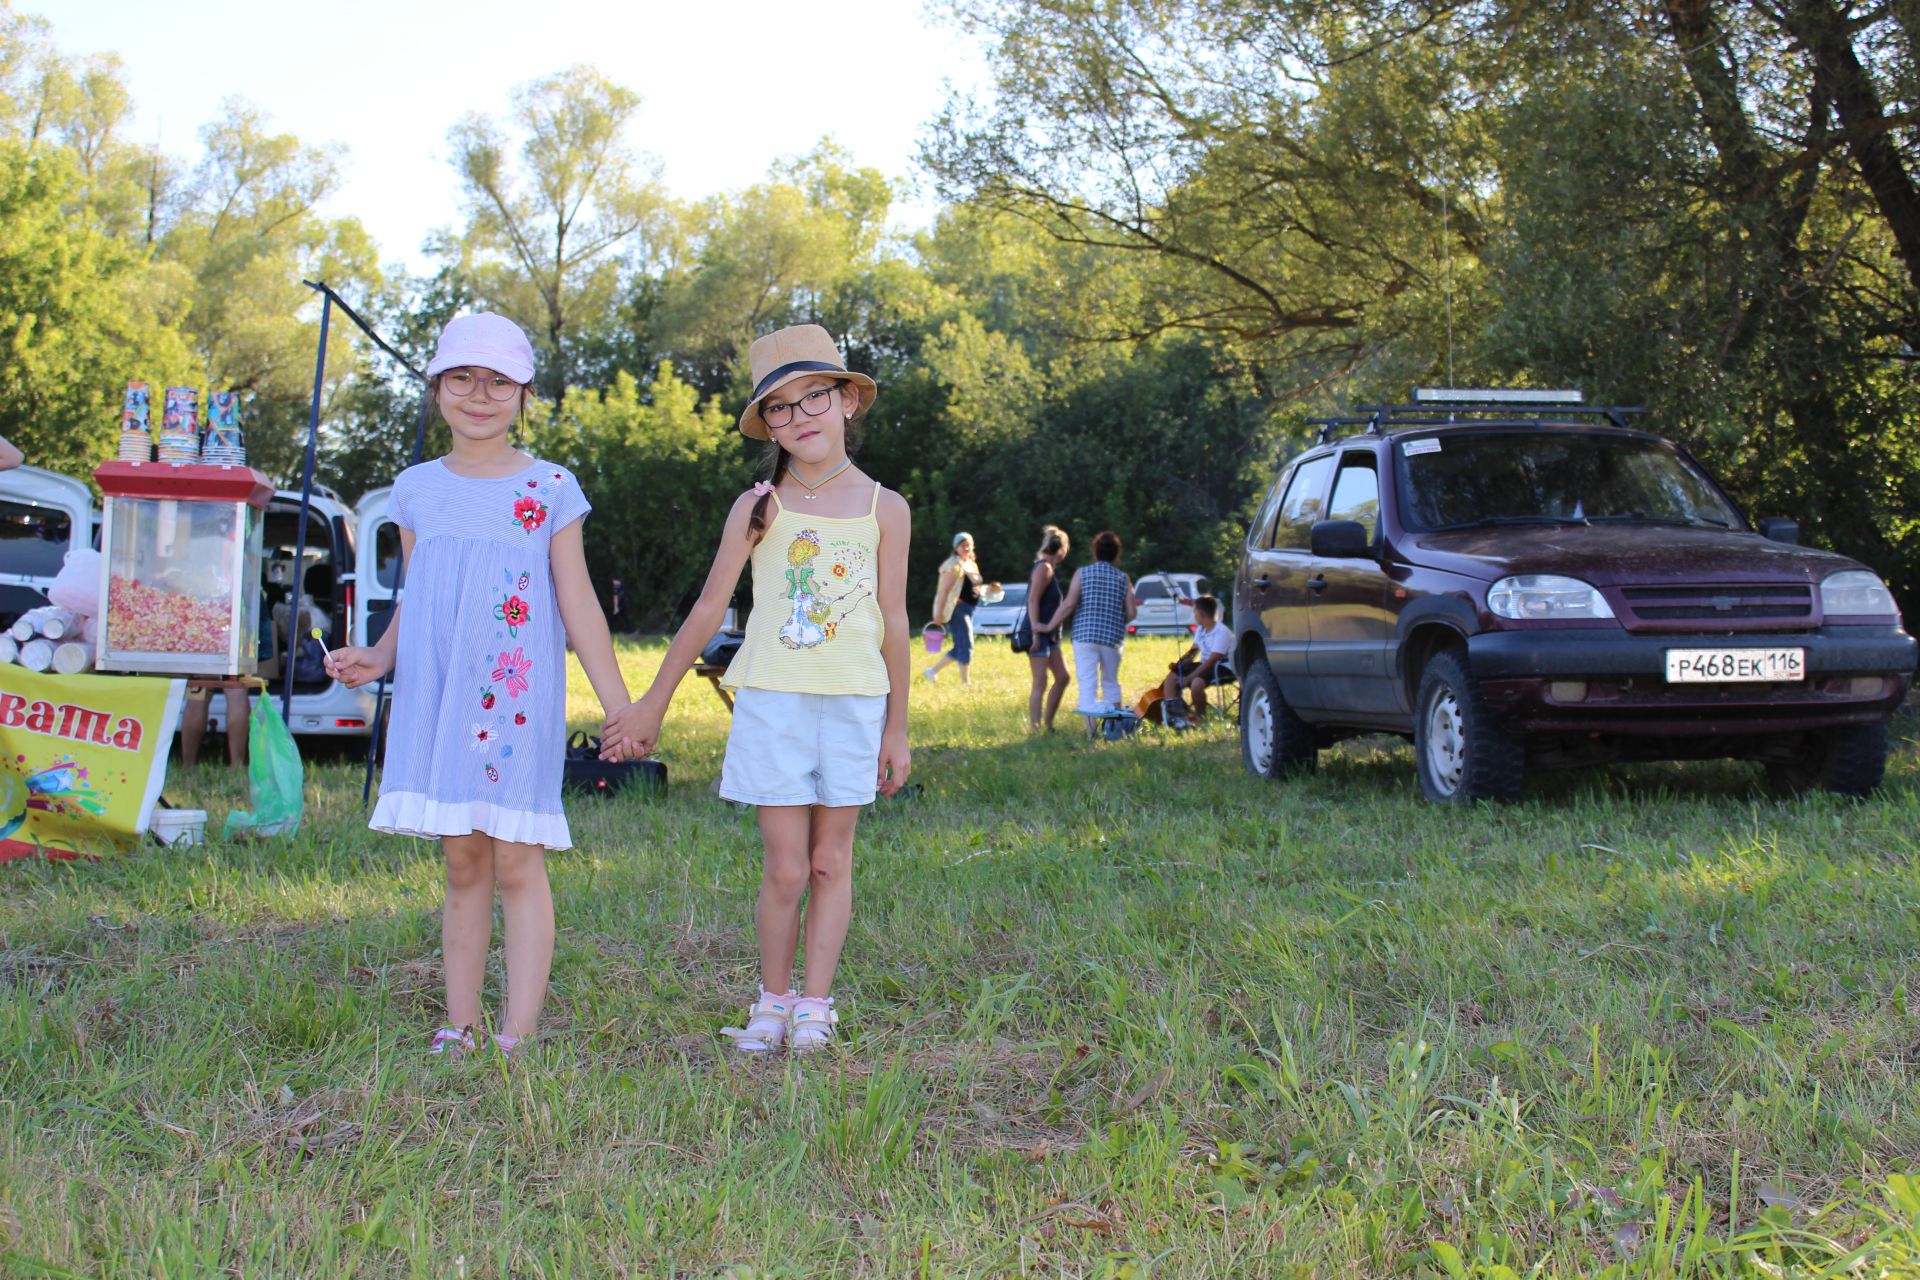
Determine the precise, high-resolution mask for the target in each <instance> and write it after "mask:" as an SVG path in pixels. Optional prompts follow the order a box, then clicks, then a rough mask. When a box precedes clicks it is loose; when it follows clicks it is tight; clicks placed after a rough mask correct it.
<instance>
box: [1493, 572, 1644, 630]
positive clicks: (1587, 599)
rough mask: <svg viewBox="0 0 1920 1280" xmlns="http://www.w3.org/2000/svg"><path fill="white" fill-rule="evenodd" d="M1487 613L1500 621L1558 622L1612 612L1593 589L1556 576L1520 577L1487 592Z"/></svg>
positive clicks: (1604, 615)
mask: <svg viewBox="0 0 1920 1280" xmlns="http://www.w3.org/2000/svg"><path fill="white" fill-rule="evenodd" d="M1487 609H1488V611H1489V612H1491V613H1494V614H1496V615H1498V616H1499V617H1502V618H1515V619H1519V620H1523V621H1535V620H1538V621H1546V622H1558V621H1561V620H1563V619H1567V618H1611V617H1612V616H1613V610H1612V609H1610V608H1608V607H1607V602H1606V601H1605V600H1604V599H1602V598H1601V595H1600V593H1599V592H1598V591H1597V590H1595V589H1594V588H1593V587H1591V586H1589V585H1587V584H1586V583H1584V582H1582V581H1580V579H1578V578H1563V577H1561V576H1560V575H1559V574H1556V573H1522V574H1517V575H1515V576H1514V577H1511V578H1502V579H1500V581H1498V582H1496V583H1494V584H1493V585H1492V586H1491V587H1488V588H1487Z"/></svg>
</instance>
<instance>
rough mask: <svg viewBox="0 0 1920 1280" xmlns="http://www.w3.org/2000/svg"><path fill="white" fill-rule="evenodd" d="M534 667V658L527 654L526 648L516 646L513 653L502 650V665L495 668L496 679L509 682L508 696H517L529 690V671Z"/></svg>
mask: <svg viewBox="0 0 1920 1280" xmlns="http://www.w3.org/2000/svg"><path fill="white" fill-rule="evenodd" d="M532 667H533V659H532V658H529V657H528V656H527V652H526V650H525V649H524V648H516V649H515V650H514V651H513V652H512V653H508V652H507V651H506V650H505V649H502V650H501V651H500V665H499V666H497V667H495V668H494V669H493V678H494V679H495V680H504V681H506V682H507V696H508V697H509V698H517V697H519V696H520V695H521V694H523V693H525V692H526V691H527V672H528V671H529V670H531V669H532Z"/></svg>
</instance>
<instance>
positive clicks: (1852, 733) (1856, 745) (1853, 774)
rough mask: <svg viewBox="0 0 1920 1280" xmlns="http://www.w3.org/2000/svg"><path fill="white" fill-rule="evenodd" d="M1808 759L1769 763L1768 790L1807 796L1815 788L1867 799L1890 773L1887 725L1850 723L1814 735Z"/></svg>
mask: <svg viewBox="0 0 1920 1280" xmlns="http://www.w3.org/2000/svg"><path fill="white" fill-rule="evenodd" d="M1812 748H1813V749H1812V751H1811V752H1809V753H1808V755H1807V756H1806V758H1804V759H1801V760H1795V761H1792V762H1781V763H1775V764H1769V765H1768V766H1767V790H1769V791H1771V792H1772V793H1773V794H1774V795H1777V796H1798V795H1804V794H1805V793H1806V792H1808V791H1812V790H1814V789H1815V788H1818V789H1820V790H1821V791H1831V792H1833V793H1834V794H1835V795H1841V796H1852V797H1854V798H1855V799H1864V798H1865V797H1867V796H1869V795H1872V794H1873V792H1874V791H1875V790H1877V789H1878V788H1879V786H1880V780H1881V779H1882V778H1883V777H1885V776H1886V772H1887V724H1886V721H1884V720H1882V721H1880V722H1879V723H1877V724H1850V725H1843V726H1841V727H1840V728H1838V729H1828V730H1826V731H1824V732H1822V733H1817V734H1814V735H1813V742H1812Z"/></svg>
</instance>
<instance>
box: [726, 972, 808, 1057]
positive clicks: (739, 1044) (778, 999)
mask: <svg viewBox="0 0 1920 1280" xmlns="http://www.w3.org/2000/svg"><path fill="white" fill-rule="evenodd" d="M792 1004H793V993H792V992H788V993H787V994H785V995H778V994H776V993H774V992H772V991H769V990H767V989H766V988H765V987H762V988H760V998H759V999H758V1000H756V1001H754V1003H753V1007H752V1008H751V1009H748V1010H747V1025H746V1026H744V1027H722V1028H721V1029H720V1034H721V1035H723V1036H728V1037H730V1038H731V1039H732V1040H733V1047H734V1048H736V1049H738V1050H739V1051H740V1052H741V1053H754V1054H768V1053H778V1052H779V1050H780V1046H781V1045H783V1044H785V1043H786V1040H787V1031H788V1027H789V1022H788V1016H789V1014H790V1013H791V1011H792Z"/></svg>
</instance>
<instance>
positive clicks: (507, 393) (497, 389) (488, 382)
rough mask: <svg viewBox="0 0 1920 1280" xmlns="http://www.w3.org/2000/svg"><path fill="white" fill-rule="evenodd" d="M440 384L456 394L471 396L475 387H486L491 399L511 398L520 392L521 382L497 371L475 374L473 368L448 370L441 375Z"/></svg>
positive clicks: (450, 392)
mask: <svg viewBox="0 0 1920 1280" xmlns="http://www.w3.org/2000/svg"><path fill="white" fill-rule="evenodd" d="M440 385H441V386H443V387H445V388H446V389H447V391H448V393H449V394H451V395H455V396H470V395H472V394H473V391H474V388H475V387H485V388H486V392H487V399H489V400H511V399H513V398H514V396H516V395H518V394H519V393H520V384H519V383H517V382H515V381H514V380H513V379H512V378H509V377H507V376H506V375H505V374H501V373H496V374H494V375H492V376H491V377H487V378H481V377H477V376H475V374H474V372H473V370H471V369H449V370H447V371H446V372H445V373H443V374H441V375H440Z"/></svg>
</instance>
